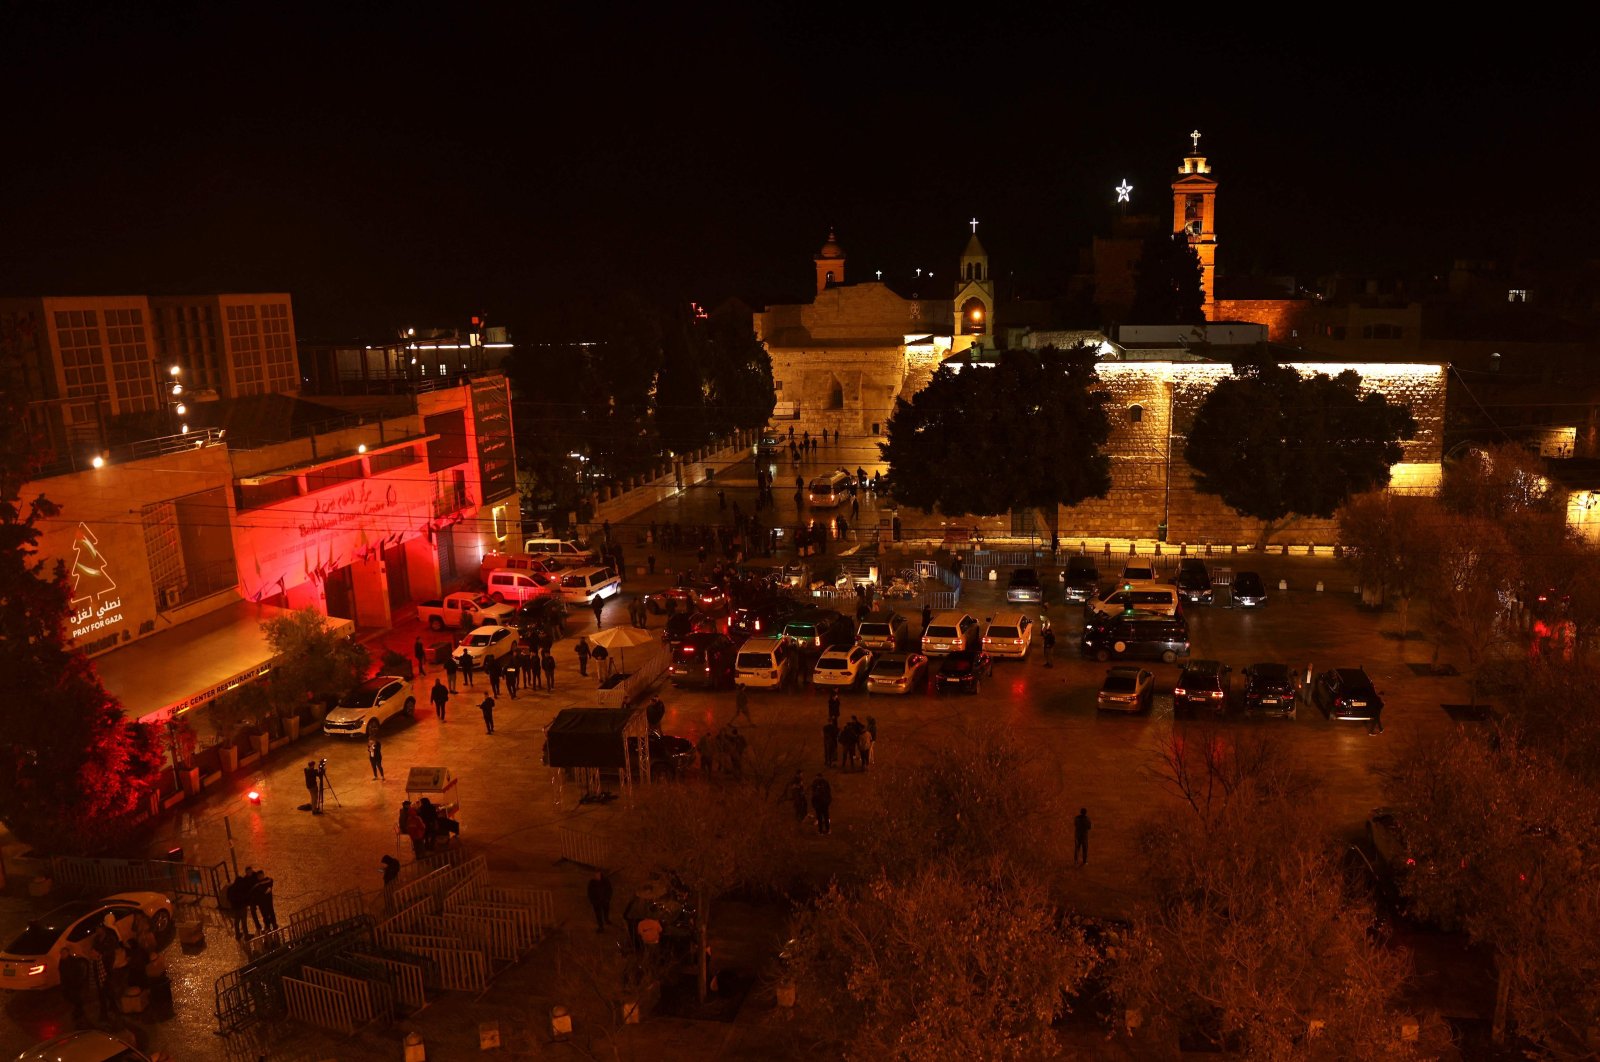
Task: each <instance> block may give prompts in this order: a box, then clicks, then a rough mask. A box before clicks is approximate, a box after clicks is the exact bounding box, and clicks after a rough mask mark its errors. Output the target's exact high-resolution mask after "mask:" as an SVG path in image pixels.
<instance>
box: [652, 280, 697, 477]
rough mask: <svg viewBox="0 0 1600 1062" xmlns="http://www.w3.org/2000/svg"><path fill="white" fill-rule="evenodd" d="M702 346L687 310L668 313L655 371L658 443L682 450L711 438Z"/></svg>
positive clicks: (682, 451) (664, 322)
mask: <svg viewBox="0 0 1600 1062" xmlns="http://www.w3.org/2000/svg"><path fill="white" fill-rule="evenodd" d="M704 347H705V345H704V343H703V342H702V337H701V335H700V329H699V328H698V327H697V322H696V321H694V320H693V319H692V318H691V317H690V316H689V314H688V312H687V311H686V310H685V311H681V312H677V313H669V314H667V315H666V317H665V319H664V320H663V321H662V326H661V369H660V371H659V372H658V373H657V374H656V386H655V403H654V405H655V429H656V434H657V435H658V436H659V437H660V439H661V443H662V445H663V446H665V447H666V448H667V449H668V450H671V451H673V452H675V453H685V452H687V451H689V450H693V449H695V448H696V447H698V446H702V445H704V444H705V442H706V440H707V439H709V438H710V437H711V424H710V418H709V414H710V410H709V409H708V408H707V402H706V366H705V358H704V354H705V349H704Z"/></svg>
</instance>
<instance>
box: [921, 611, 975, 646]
mask: <svg viewBox="0 0 1600 1062" xmlns="http://www.w3.org/2000/svg"><path fill="white" fill-rule="evenodd" d="M977 645H978V621H977V620H975V619H973V618H972V617H971V616H969V615H967V614H966V613H964V612H941V613H939V614H938V615H937V616H934V617H933V619H932V620H931V621H930V622H929V623H928V629H927V630H925V631H923V632H922V655H923V656H948V655H950V654H951V653H960V652H964V651H966V650H968V649H975V648H977Z"/></svg>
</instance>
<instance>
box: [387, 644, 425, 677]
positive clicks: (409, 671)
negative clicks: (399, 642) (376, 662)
mask: <svg viewBox="0 0 1600 1062" xmlns="http://www.w3.org/2000/svg"><path fill="white" fill-rule="evenodd" d="M378 673H379V674H380V675H399V676H400V677H401V678H403V679H410V678H414V677H415V674H416V663H415V662H414V661H412V659H411V658H410V657H408V656H406V655H404V654H403V653H397V652H395V651H394V650H393V649H385V650H384V651H383V656H382V657H381V658H380V666H379V668H378Z"/></svg>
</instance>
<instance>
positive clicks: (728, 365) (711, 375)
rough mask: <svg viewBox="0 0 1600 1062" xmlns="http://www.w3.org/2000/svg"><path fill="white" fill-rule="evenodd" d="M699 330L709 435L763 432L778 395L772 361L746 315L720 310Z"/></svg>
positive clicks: (737, 311) (744, 313) (739, 311)
mask: <svg viewBox="0 0 1600 1062" xmlns="http://www.w3.org/2000/svg"><path fill="white" fill-rule="evenodd" d="M702 331H703V334H704V337H705V354H704V358H703V364H704V365H705V382H706V401H707V403H708V405H709V412H710V415H711V430H712V431H713V432H715V433H717V434H719V435H721V434H726V433H727V432H730V431H737V430H739V429H745V428H759V427H762V426H763V425H765V424H766V423H767V421H768V419H769V418H771V416H772V407H773V405H774V404H775V402H776V399H777V393H776V392H775V391H774V390H773V383H772V357H771V355H769V354H768V353H767V348H766V347H765V346H763V345H762V343H761V341H760V340H759V339H757V338H756V333H755V328H754V326H753V325H752V323H751V319H750V315H749V314H748V313H746V312H743V311H742V310H739V309H734V308H728V309H723V310H719V311H716V312H714V313H712V314H711V316H710V317H709V318H707V319H706V320H704V321H703V322H702Z"/></svg>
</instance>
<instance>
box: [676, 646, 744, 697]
mask: <svg viewBox="0 0 1600 1062" xmlns="http://www.w3.org/2000/svg"><path fill="white" fill-rule="evenodd" d="M735 652H736V650H735V649H734V647H733V642H731V641H729V640H728V637H727V636H726V635H722V634H691V635H689V637H687V638H685V639H684V640H683V641H681V642H679V643H678V644H677V645H676V646H674V647H673V649H672V664H671V665H670V666H669V667H668V668H667V673H668V674H670V675H671V676H672V684H673V685H674V686H706V687H708V688H710V689H714V690H718V689H726V688H728V687H731V686H732V685H733V658H734V654H735Z"/></svg>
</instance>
